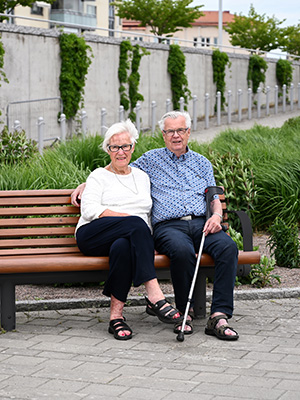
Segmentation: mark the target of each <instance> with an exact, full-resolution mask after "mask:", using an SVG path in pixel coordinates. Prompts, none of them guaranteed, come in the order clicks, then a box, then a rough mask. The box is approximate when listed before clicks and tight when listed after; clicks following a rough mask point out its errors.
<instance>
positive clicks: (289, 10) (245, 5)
mask: <svg viewBox="0 0 300 400" xmlns="http://www.w3.org/2000/svg"><path fill="white" fill-rule="evenodd" d="M219 1H220V0H194V1H193V3H191V5H192V6H199V5H202V4H203V5H204V7H202V8H201V10H203V11H205V10H206V11H218V10H219ZM251 4H253V6H254V8H255V11H256V12H257V13H259V14H266V16H268V17H273V16H275V17H276V18H277V19H279V20H280V21H282V20H283V19H286V21H285V22H284V24H282V25H281V26H282V27H283V26H291V25H297V24H298V23H300V0H251V1H248V0H222V8H223V11H230V13H231V14H240V13H242V14H243V15H246V16H247V15H248V13H249V9H250V5H251Z"/></svg>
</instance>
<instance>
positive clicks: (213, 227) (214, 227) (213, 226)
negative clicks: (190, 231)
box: [203, 214, 222, 236]
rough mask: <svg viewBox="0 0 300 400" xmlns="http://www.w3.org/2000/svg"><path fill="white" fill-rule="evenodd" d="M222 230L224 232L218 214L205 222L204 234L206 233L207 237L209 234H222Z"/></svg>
mask: <svg viewBox="0 0 300 400" xmlns="http://www.w3.org/2000/svg"><path fill="white" fill-rule="evenodd" d="M221 230H222V226H221V218H220V217H219V216H218V215H217V214H214V215H212V216H211V217H210V218H209V219H208V220H207V221H206V222H205V225H204V228H203V232H204V233H205V236H207V235H208V234H209V233H217V232H220V231H221Z"/></svg>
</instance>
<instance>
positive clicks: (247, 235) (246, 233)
mask: <svg viewBox="0 0 300 400" xmlns="http://www.w3.org/2000/svg"><path fill="white" fill-rule="evenodd" d="M226 212H227V213H234V214H236V215H237V216H238V217H239V219H240V221H241V225H242V235H243V249H244V251H253V231H252V224H251V220H250V218H249V216H248V214H247V213H246V212H245V211H235V210H230V211H228V210H227V211H226Z"/></svg>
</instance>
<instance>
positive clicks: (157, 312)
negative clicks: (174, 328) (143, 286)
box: [145, 297, 183, 324]
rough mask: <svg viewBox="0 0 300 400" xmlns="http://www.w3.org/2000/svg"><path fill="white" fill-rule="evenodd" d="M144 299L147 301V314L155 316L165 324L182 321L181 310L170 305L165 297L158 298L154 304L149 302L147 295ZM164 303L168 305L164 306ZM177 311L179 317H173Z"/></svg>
mask: <svg viewBox="0 0 300 400" xmlns="http://www.w3.org/2000/svg"><path fill="white" fill-rule="evenodd" d="M145 299H146V301H147V303H148V304H147V307H146V313H147V314H149V315H153V316H156V317H157V318H158V319H159V320H160V321H161V322H164V323H166V324H174V322H178V321H182V319H183V315H182V314H181V312H180V311H178V310H176V308H174V307H173V306H171V305H170V304H169V303H168V302H167V300H166V299H163V300H159V301H158V302H156V303H155V304H153V303H151V301H150V300H149V299H148V298H147V297H145ZM165 304H168V305H167V306H165V307H164V305H165ZM177 313H179V314H180V317H178V318H174V316H175V315H176V314H177Z"/></svg>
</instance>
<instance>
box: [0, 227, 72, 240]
mask: <svg viewBox="0 0 300 400" xmlns="http://www.w3.org/2000/svg"><path fill="white" fill-rule="evenodd" d="M74 232H75V226H64V227H60V228H55V227H49V228H16V229H0V238H12V237H22V238H23V237H24V236H61V235H63V236H65V235H74Z"/></svg>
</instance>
